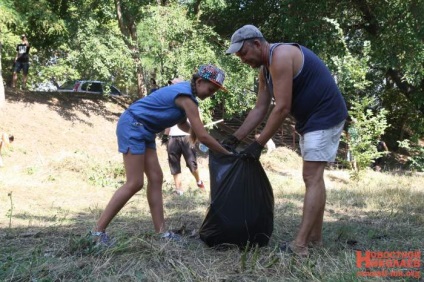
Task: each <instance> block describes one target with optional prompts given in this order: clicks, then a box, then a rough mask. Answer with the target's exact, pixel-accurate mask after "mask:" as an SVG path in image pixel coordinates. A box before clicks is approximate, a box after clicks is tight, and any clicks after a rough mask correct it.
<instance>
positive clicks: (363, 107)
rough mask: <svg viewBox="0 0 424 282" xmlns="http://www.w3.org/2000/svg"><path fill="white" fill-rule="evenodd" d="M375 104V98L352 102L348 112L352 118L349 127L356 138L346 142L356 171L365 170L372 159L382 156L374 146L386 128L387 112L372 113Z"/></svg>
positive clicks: (380, 110) (381, 110) (383, 110)
mask: <svg viewBox="0 0 424 282" xmlns="http://www.w3.org/2000/svg"><path fill="white" fill-rule="evenodd" d="M375 104H376V100H375V98H371V97H364V98H361V99H358V100H356V101H352V108H351V110H350V111H349V114H350V116H351V118H352V122H351V123H350V124H349V127H353V129H354V131H355V132H356V134H355V135H356V136H355V138H350V139H349V140H346V142H347V143H348V145H349V149H350V151H351V153H352V155H353V157H354V159H355V161H356V165H357V169H358V171H361V170H364V169H366V168H367V167H369V166H370V165H371V163H372V162H373V160H374V159H376V158H378V157H381V156H382V155H383V154H384V152H378V151H377V147H376V146H377V142H378V141H379V139H380V136H381V135H383V134H384V131H385V129H386V128H387V127H388V124H387V121H386V115H387V111H386V110H385V109H379V110H378V111H373V109H372V108H371V107H372V106H375Z"/></svg>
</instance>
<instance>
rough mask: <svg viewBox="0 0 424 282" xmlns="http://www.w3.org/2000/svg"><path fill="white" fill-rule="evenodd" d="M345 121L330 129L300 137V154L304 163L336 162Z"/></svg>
mask: <svg viewBox="0 0 424 282" xmlns="http://www.w3.org/2000/svg"><path fill="white" fill-rule="evenodd" d="M344 123H345V121H342V122H341V123H339V124H338V125H336V126H334V127H331V128H329V129H324V130H317V131H312V132H308V133H305V134H304V135H301V136H300V141H299V145H300V152H301V153H302V158H303V160H304V161H311V162H334V161H335V160H336V155H337V150H338V148H339V143H340V136H341V134H342V131H343V127H344Z"/></svg>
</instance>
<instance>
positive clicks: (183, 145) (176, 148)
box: [167, 136, 197, 175]
mask: <svg viewBox="0 0 424 282" xmlns="http://www.w3.org/2000/svg"><path fill="white" fill-rule="evenodd" d="M167 150H168V163H169V168H170V170H171V174H172V175H175V174H179V173H181V163H180V161H181V155H182V156H184V160H185V162H186V165H187V167H188V168H189V169H190V171H191V172H193V171H196V170H197V160H196V150H195V149H194V146H192V144H190V141H189V140H188V136H170V137H169V141H168V146H167Z"/></svg>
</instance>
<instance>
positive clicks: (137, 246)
mask: <svg viewBox="0 0 424 282" xmlns="http://www.w3.org/2000/svg"><path fill="white" fill-rule="evenodd" d="M162 149H163V148H159V150H162ZM18 153H19V151H15V154H18ZM160 160H161V162H162V164H163V165H162V168H163V171H164V175H165V179H164V185H163V195H164V205H165V215H166V221H167V225H168V227H169V228H170V229H179V230H182V232H183V234H184V236H183V237H184V239H183V241H182V242H167V241H163V240H161V239H160V238H159V237H158V236H157V235H156V234H155V233H154V232H153V226H152V222H151V217H150V211H149V209H148V203H147V199H146V191H145V189H143V190H142V191H140V192H139V193H137V195H136V196H134V197H133V198H132V199H131V200H130V201H129V202H128V204H127V205H126V206H125V207H124V209H123V210H122V211H121V212H120V213H119V214H118V216H117V217H116V218H115V219H114V220H113V221H112V223H111V225H110V227H109V228H108V232H109V233H110V234H111V235H113V236H114V237H115V239H116V240H117V244H116V245H115V246H114V247H112V248H110V249H107V250H101V249H98V248H96V247H94V246H93V245H92V244H91V241H90V239H89V238H88V237H86V234H87V233H88V231H89V230H91V228H92V227H93V226H94V224H95V222H96V219H97V218H98V217H99V215H100V213H101V212H102V210H103V209H104V207H105V205H106V203H107V201H108V200H109V199H110V197H111V195H112V194H113V192H114V191H115V189H116V188H117V187H119V185H121V184H122V183H123V181H124V174H123V169H122V163H121V162H122V160H121V159H120V158H113V159H110V160H107V161H105V160H104V159H101V158H96V157H95V156H92V155H89V154H88V153H84V152H83V151H80V152H76V153H75V152H74V153H66V154H62V155H60V157H57V158H54V159H44V160H43V162H36V163H34V164H31V165H30V166H28V167H22V168H20V169H17V168H16V169H13V174H11V173H10V172H11V171H12V169H11V170H10V171H9V173H10V174H8V175H5V174H3V175H1V176H0V216H1V222H0V224H1V231H2V232H1V234H0V239H1V241H2V244H1V245H0V280H2V281H31V280H33V281H35V280H43V279H44V280H46V281H52V280H67V281H78V280H87V279H88V278H89V279H90V280H94V281H224V280H226V281H281V280H284V281H358V277H356V272H357V271H358V270H357V268H356V264H355V250H381V251H386V250H394V251H398V250H399V251H406V250H421V251H423V250H424V243H423V242H422V234H424V216H423V214H424V189H423V186H422V183H423V176H419V175H398V174H395V173H391V172H384V173H377V172H374V171H371V170H369V171H366V173H365V177H364V178H362V179H360V180H359V181H353V180H351V179H350V178H349V171H346V170H341V169H329V170H326V172H325V179H326V186H327V206H326V211H325V223H324V230H323V232H324V248H319V249H314V250H313V251H312V255H311V257H310V258H309V259H307V260H299V259H297V258H295V257H293V256H290V255H288V254H281V253H280V252H279V251H278V246H279V244H280V243H281V242H282V241H288V240H292V239H293V237H294V235H295V234H296V232H297V228H298V226H299V224H300V220H301V215H302V206H303V196H304V192H305V187H304V184H303V180H302V174H301V165H302V161H301V159H300V158H299V156H298V155H297V154H296V153H294V152H292V151H291V150H289V149H284V148H278V150H276V151H275V152H273V154H272V155H266V154H265V155H263V157H262V158H261V162H262V164H263V166H264V168H265V170H266V172H267V175H268V177H269V180H270V182H271V184H272V187H273V192H274V197H275V209H274V213H275V214H274V233H273V235H272V237H271V240H270V243H269V246H267V247H263V248H260V249H255V248H253V249H249V250H239V249H237V248H232V249H228V250H226V251H222V250H215V249H211V248H208V247H206V246H205V245H204V244H203V243H202V242H201V241H200V240H199V239H198V238H196V236H193V237H190V235H192V234H194V235H195V234H196V231H198V228H199V227H200V225H201V223H202V221H203V218H204V216H205V213H206V210H207V207H208V204H209V195H208V194H207V193H202V192H200V191H199V189H197V187H196V185H195V183H194V179H193V177H192V176H191V174H190V173H189V172H188V169H185V170H184V172H183V175H184V180H183V182H184V185H185V186H184V187H185V189H186V193H185V194H184V195H183V196H181V197H178V196H175V195H173V194H172V193H171V192H172V189H173V180H172V176H171V175H170V173H169V168H168V167H167V163H166V155H165V154H164V153H163V152H160ZM199 163H200V164H201V166H200V169H201V176H202V179H204V181H205V182H206V184H207V185H206V186H207V187H208V185H209V179H208V163H207V159H201V160H199ZM29 171H31V173H29ZM53 178H54V179H53ZM10 191H13V193H12V196H11V198H10V197H8V193H9V192H10ZM10 199H12V200H13V213H12V214H11V216H10V217H8V211H10V209H11V203H10ZM9 215H10V213H9ZM9 219H10V220H11V221H10V227H9ZM3 242H5V243H3ZM364 281H365V280H364Z"/></svg>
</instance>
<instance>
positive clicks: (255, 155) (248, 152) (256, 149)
mask: <svg viewBox="0 0 424 282" xmlns="http://www.w3.org/2000/svg"><path fill="white" fill-rule="evenodd" d="M263 148H264V146H262V145H261V144H259V143H258V142H257V141H255V142H253V143H252V144H250V145H249V146H247V148H246V149H244V150H243V151H241V152H240V155H244V156H246V157H248V158H252V159H255V160H259V158H260V157H261V154H262V149H263Z"/></svg>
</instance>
